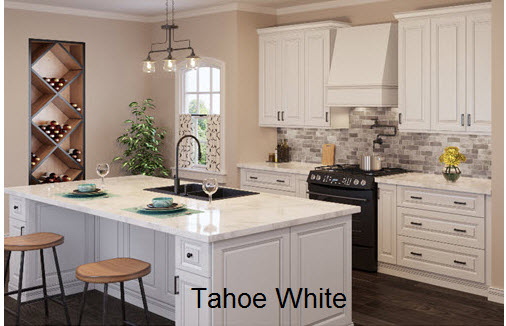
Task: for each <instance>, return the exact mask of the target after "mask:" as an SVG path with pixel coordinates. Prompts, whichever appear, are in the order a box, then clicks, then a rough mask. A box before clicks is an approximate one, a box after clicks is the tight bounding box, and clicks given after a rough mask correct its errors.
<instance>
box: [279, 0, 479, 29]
mask: <svg viewBox="0 0 506 326" xmlns="http://www.w3.org/2000/svg"><path fill="white" fill-rule="evenodd" d="M486 1H488V0H391V1H385V2H383V1H382V2H376V3H369V4H364V5H358V6H346V7H340V8H335V9H325V10H318V11H312V12H304V13H298V14H289V15H282V16H278V24H279V25H285V24H293V23H302V22H311V21H318V20H327V19H335V20H340V21H343V22H349V23H351V24H353V25H367V24H377V23H385V22H390V21H394V16H393V13H397V12H403V11H412V10H420V9H427V8H435V7H446V6H453V5H462V4H468V3H476V2H486Z"/></svg>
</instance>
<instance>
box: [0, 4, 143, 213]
mask: <svg viewBox="0 0 506 326" xmlns="http://www.w3.org/2000/svg"><path fill="white" fill-rule="evenodd" d="M150 29H151V24H143V23H135V22H125V21H119V20H107V19H95V18H88V17H79V16H70V15H58V14H49V13H41V12H33V11H22V10H11V9H6V10H5V34H4V37H5V51H4V54H5V62H4V69H5V77H4V78H5V86H4V89H5V99H4V108H5V112H4V119H5V121H6V123H4V127H5V149H4V154H5V168H4V175H5V186H19V185H26V184H28V175H27V171H28V164H29V161H28V158H29V154H30V149H29V148H28V134H29V133H28V104H29V99H28V92H29V85H28V72H29V67H28V39H29V38H43V39H54V40H67V41H80V42H86V107H85V108H84V110H85V112H86V176H87V177H88V178H95V177H97V176H96V173H95V165H96V164H97V163H98V162H103V161H105V162H110V161H111V159H112V158H113V157H114V156H115V155H116V154H117V153H119V152H120V149H119V147H118V146H117V145H116V142H115V138H116V137H117V136H119V135H120V133H121V132H122V130H123V123H122V121H123V120H125V119H126V118H127V117H128V116H129V109H128V104H129V103H130V102H131V101H132V100H141V99H143V98H145V97H146V96H147V95H148V87H147V86H148V85H147V84H146V80H147V79H146V78H147V77H146V76H145V74H143V73H142V72H141V65H140V62H141V61H142V60H143V58H144V57H145V55H146V49H147V48H148V46H149V42H150V39H149V37H150ZM118 173H119V166H117V165H116V166H114V167H113V169H112V172H111V175H112V176H114V175H117V174H118ZM5 198H7V196H5ZM5 207H6V211H5V212H7V207H8V205H6V206H5ZM5 216H7V217H8V214H6V215H5Z"/></svg>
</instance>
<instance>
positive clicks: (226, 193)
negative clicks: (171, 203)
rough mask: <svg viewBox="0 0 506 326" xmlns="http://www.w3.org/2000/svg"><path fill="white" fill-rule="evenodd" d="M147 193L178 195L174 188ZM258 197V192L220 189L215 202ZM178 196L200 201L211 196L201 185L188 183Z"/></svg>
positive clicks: (163, 188)
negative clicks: (252, 196)
mask: <svg viewBox="0 0 506 326" xmlns="http://www.w3.org/2000/svg"><path fill="white" fill-rule="evenodd" d="M144 190H146V191H152V192H157V193H161V194H168V195H176V194H175V193H174V186H168V187H157V188H147V189H144ZM251 195H258V192H253V191H246V190H239V189H232V188H218V191H217V192H216V193H214V194H213V200H220V199H228V198H235V197H243V196H251ZM177 196H181V197H189V198H192V199H198V200H209V196H208V195H207V194H206V193H205V192H204V190H202V184H200V183H188V184H183V185H181V186H180V193H179V194H178V195H177Z"/></svg>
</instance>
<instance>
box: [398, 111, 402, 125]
mask: <svg viewBox="0 0 506 326" xmlns="http://www.w3.org/2000/svg"><path fill="white" fill-rule="evenodd" d="M399 124H400V125H402V113H399Z"/></svg>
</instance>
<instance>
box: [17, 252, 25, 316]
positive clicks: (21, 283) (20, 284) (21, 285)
mask: <svg viewBox="0 0 506 326" xmlns="http://www.w3.org/2000/svg"><path fill="white" fill-rule="evenodd" d="M24 264H25V252H24V251H21V263H20V265H19V284H18V289H22V288H23V266H24ZM21 293H23V291H19V292H18V307H17V314H16V325H19V317H20V315H21Z"/></svg>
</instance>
